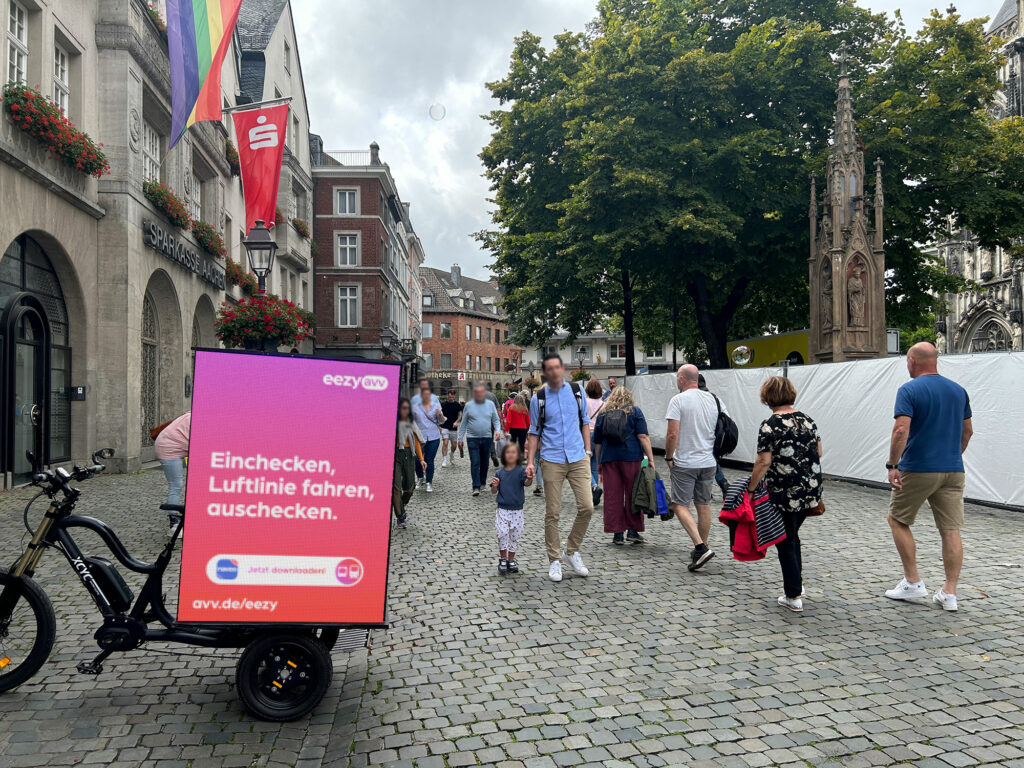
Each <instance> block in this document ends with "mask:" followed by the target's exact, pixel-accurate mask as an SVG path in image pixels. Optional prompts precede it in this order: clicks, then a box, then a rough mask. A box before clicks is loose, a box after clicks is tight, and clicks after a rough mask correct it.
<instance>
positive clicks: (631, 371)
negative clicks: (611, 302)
mask: <svg viewBox="0 0 1024 768" xmlns="http://www.w3.org/2000/svg"><path fill="white" fill-rule="evenodd" d="M620 277H621V282H622V330H623V333H624V334H625V337H626V375H627V376H636V351H635V350H634V347H633V284H632V282H631V281H630V279H629V270H628V269H624V270H622V274H621V276H620Z"/></svg>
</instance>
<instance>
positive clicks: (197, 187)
mask: <svg viewBox="0 0 1024 768" xmlns="http://www.w3.org/2000/svg"><path fill="white" fill-rule="evenodd" d="M254 2H255V3H256V4H258V5H259V6H260V9H259V10H260V13H259V16H260V19H261V20H262V21H261V24H262V25H263V26H265V27H268V28H270V29H271V30H273V31H272V33H271V35H270V38H271V39H273V38H274V37H275V36H277V35H279V32H280V36H279V37H278V38H277V39H279V40H280V39H281V38H283V37H286V36H289V35H290V36H292V38H291V39H292V43H291V44H292V50H293V51H296V50H297V48H296V47H295V45H294V36H293V35H294V33H293V31H292V28H291V20H290V19H291V17H290V6H289V5H288V3H287V0H274V1H273V2H271V1H270V0H245V4H246V5H250V4H251V3H254ZM154 8H155V9H156V11H157V13H158V14H161V15H162V13H163V3H162V2H156V3H154ZM8 10H9V11H10V13H9V14H7V15H5V17H4V24H5V30H4V31H5V34H6V36H7V37H5V46H4V47H3V50H2V52H0V66H2V67H3V72H4V76H5V79H6V78H9V79H11V80H14V81H18V82H23V83H26V84H28V85H31V86H35V85H36V84H38V85H39V88H40V90H41V91H42V92H43V93H44V94H45V95H46V96H47V97H48V98H51V99H53V100H54V101H55V103H58V104H59V105H60V106H61V107H62V108H63V109H64V110H65V114H66V115H67V116H68V118H69V119H70V120H71V121H72V122H73V123H74V124H75V126H76V127H77V128H79V129H81V130H83V131H85V132H86V133H88V134H89V135H90V136H91V137H92V139H93V140H95V141H97V142H102V143H103V144H104V147H103V150H104V152H105V153H106V155H107V159H108V161H109V164H110V173H109V174H108V175H104V176H103V177H102V178H101V179H95V178H91V177H87V176H83V175H82V174H80V173H78V172H77V171H75V170H74V169H73V168H70V167H68V166H67V165H65V164H63V163H62V162H61V161H60V160H59V159H58V158H57V157H56V156H55V155H53V154H51V153H49V152H47V151H46V150H45V148H43V147H42V146H41V145H40V144H39V142H38V141H36V140H35V139H34V138H32V137H30V136H29V135H27V134H26V133H24V132H23V131H21V130H20V129H19V128H18V127H17V126H15V125H14V123H13V121H12V120H11V119H10V117H9V116H8V115H7V114H6V112H5V111H4V112H3V113H0V209H2V211H3V215H2V216H0V249H3V250H0V317H2V318H3V321H2V327H0V337H2V341H0V426H2V429H0V435H2V440H0V487H9V486H11V485H16V484H19V483H21V482H24V481H25V479H26V477H27V472H28V464H27V461H26V460H25V457H24V453H25V451H26V450H32V451H33V452H34V453H36V454H37V455H38V456H40V457H41V458H42V459H43V461H45V462H46V463H50V464H61V463H65V462H69V461H72V460H75V461H80V462H81V461H84V460H85V459H87V458H88V456H89V455H90V453H91V452H92V450H94V449H95V448H97V447H112V448H114V449H115V450H116V452H117V454H116V457H115V459H114V460H113V461H112V462H111V466H112V468H114V469H117V470H122V471H132V470H135V469H137V468H138V467H139V466H140V465H141V464H142V463H144V462H146V461H149V460H151V459H152V458H153V448H152V441H151V439H150V438H149V428H150V427H152V426H154V425H156V424H160V423H162V422H163V421H166V420H168V419H171V418H174V417H175V416H177V415H179V414H180V413H182V412H183V411H184V410H186V409H187V408H189V407H190V400H191V383H192V382H191V373H192V352H191V350H192V348H193V347H199V346H207V347H209V346H216V345H217V339H216V336H215V332H214V321H215V318H216V310H217V307H218V306H219V305H220V303H221V302H223V301H225V300H231V299H233V298H237V297H238V296H239V295H240V294H239V291H238V289H237V288H234V287H232V286H230V285H228V284H227V283H226V280H225V270H224V261H223V260H222V259H220V258H218V257H215V256H210V255H207V254H206V253H205V252H204V251H203V249H202V248H201V247H200V246H199V244H198V242H197V241H196V240H195V238H194V237H193V235H192V233H191V232H182V231H180V230H178V229H177V228H176V227H174V226H173V225H172V224H171V223H170V222H169V221H168V220H167V219H166V218H165V217H164V216H163V215H162V214H161V213H160V211H158V210H157V209H156V208H155V207H154V206H153V205H152V203H150V201H149V200H148V199H147V198H146V197H145V195H144V194H143V189H142V185H143V182H144V181H146V180H160V181H162V182H164V183H165V184H166V185H167V186H169V187H170V188H172V189H173V190H174V191H175V192H176V193H177V195H178V196H179V197H180V198H181V199H182V200H183V202H184V203H185V204H186V206H187V207H188V209H189V212H190V215H191V216H192V217H193V218H195V219H199V220H202V221H205V222H207V223H209V224H210V225H211V226H213V228H214V229H215V230H216V231H217V232H218V233H220V234H221V235H222V236H223V238H224V241H225V245H226V248H227V251H228V255H229V256H230V257H232V258H234V260H235V261H237V262H239V263H240V264H243V265H244V264H245V263H246V259H245V255H244V248H243V247H242V245H241V241H242V237H243V232H242V231H241V226H240V225H241V222H243V221H244V213H243V209H242V198H241V190H240V183H239V181H238V179H237V178H236V177H234V176H232V173H231V169H230V166H229V164H228V161H227V158H226V140H227V139H228V138H229V137H230V136H231V130H230V120H229V118H227V117H226V116H225V119H224V121H223V122H210V123H202V124H199V125H197V126H195V127H193V128H192V129H190V130H189V131H188V133H187V134H186V136H185V137H184V138H183V139H182V140H181V141H180V142H178V144H177V145H176V146H175V147H174V148H173V149H168V143H169V142H168V133H169V130H170V111H171V92H170V68H169V63H168V58H167V43H166V41H165V38H164V36H163V34H162V32H161V30H160V29H159V27H158V25H157V24H156V22H155V20H154V19H153V18H152V16H151V15H150V12H149V9H148V8H147V4H146V3H145V2H143V0H49V1H48V2H45V3H40V2H32V1H31V0H11V2H9V8H8ZM274 12H276V13H277V15H276V16H274V15H273V14H274ZM282 20H283V22H282ZM6 43H11V44H10V45H7V44H6ZM282 50H283V42H282ZM241 54H242V46H241V43H240V39H239V38H238V37H237V36H236V37H235V39H234V40H233V46H232V52H231V55H229V56H228V57H226V60H225V63H224V68H223V71H222V76H221V77H222V82H221V88H222V97H223V100H224V103H225V105H226V106H232V105H234V104H236V103H239V101H244V99H245V97H244V94H243V91H242V89H241V87H240V77H241V74H242V71H243V67H242V56H241ZM295 61H296V64H297V54H296V60H295ZM277 66H278V65H277V64H273V62H271V61H270V59H268V65H267V67H266V69H265V76H266V78H267V79H268V80H274V81H280V80H281V78H280V77H279V75H278V74H277V72H276V71H275V68H276V67H277ZM292 74H293V76H294V77H296V78H297V80H298V81H297V82H292V83H290V84H288V85H283V86H282V87H284V88H290V89H291V90H292V92H293V95H294V94H295V93H296V92H298V93H301V87H300V84H301V72H300V71H299V70H298V68H297V67H296V69H295V70H294V71H293V73H292ZM297 101H298V104H299V106H300V111H299V114H300V124H299V131H300V132H301V133H302V135H303V136H304V135H305V134H306V133H307V132H308V130H307V126H308V118H307V117H306V113H305V105H304V101H302V100H301V99H298V100H297ZM294 103H295V102H294V101H293V104H294ZM293 114H294V112H293ZM304 151H305V149H304V148H302V147H300V148H299V150H298V152H299V153H301V152H304ZM299 164H300V165H301V162H300V163H299ZM307 167H308V162H307ZM284 186H285V185H284V184H282V187H284ZM310 187H311V184H310ZM289 188H291V187H289ZM285 202H286V203H287V201H285ZM307 249H308V246H307ZM289 250H290V248H289ZM295 250H297V251H298V252H299V253H302V246H301V245H299V246H297V248H296V249H295ZM306 253H307V254H308V250H306ZM307 258H308V255H307ZM284 261H288V256H287V255H286V256H285V259H284ZM287 283H288V284H289V287H290V284H291V280H290V279H289V280H288V281H287ZM271 289H272V290H275V289H278V286H277V285H275V284H273V283H272V285H271ZM282 292H283V291H282ZM298 298H299V299H300V301H299V303H303V302H302V300H301V296H298Z"/></svg>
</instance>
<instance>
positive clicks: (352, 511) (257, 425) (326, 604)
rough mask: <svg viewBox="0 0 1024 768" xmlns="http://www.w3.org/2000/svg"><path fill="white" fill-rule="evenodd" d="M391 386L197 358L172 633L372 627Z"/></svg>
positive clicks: (244, 357) (302, 363) (387, 376)
mask: <svg viewBox="0 0 1024 768" xmlns="http://www.w3.org/2000/svg"><path fill="white" fill-rule="evenodd" d="M400 376H401V368H399V367H398V366H397V365H389V364H386V363H373V362H347V361H339V360H318V359H313V358H306V357H287V356H272V355H260V354H245V353H235V352H216V351H204V350H199V351H197V352H196V360H195V383H194V387H193V392H192V431H191V436H190V440H189V461H188V482H187V487H186V497H185V531H184V543H183V544H182V557H181V587H180V592H179V598H178V620H179V621H184V622H214V623H217V624H225V623H245V624H265V623H302V624H381V623H383V622H384V613H385V603H386V597H387V594H386V592H387V575H388V542H389V539H390V524H391V518H390V498H391V482H392V472H393V466H394V453H395V449H394V445H395V412H396V409H397V407H398V389H399V382H400Z"/></svg>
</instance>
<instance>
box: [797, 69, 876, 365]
mask: <svg viewBox="0 0 1024 768" xmlns="http://www.w3.org/2000/svg"><path fill="white" fill-rule="evenodd" d="M839 66H840V70H839V88H838V96H837V98H836V116H835V126H834V128H833V136H832V142H833V143H832V148H831V151H830V152H829V156H828V163H827V166H826V171H825V173H826V179H825V190H824V194H823V195H822V197H821V200H820V201H819V199H818V192H817V180H816V179H815V177H814V176H811V209H810V220H811V255H810V259H809V260H808V263H809V267H810V286H811V333H810V355H811V362H815V363H827V362H839V361H841V360H857V359H861V358H868V357H884V356H885V354H886V338H885V253H884V251H883V249H882V211H883V208H884V200H883V197H882V161H881V160H875V188H874V200H872V198H871V196H870V195H867V194H866V193H865V191H864V182H865V172H864V145H863V144H862V143H861V141H860V139H859V138H858V136H857V130H856V127H855V125H854V122H853V104H852V102H851V100H850V78H849V75H848V73H847V69H846V66H847V64H846V52H845V49H844V50H843V51H842V53H841V54H840V59H839ZM872 205H873V206H874V220H873V222H869V221H868V209H869V208H870V207H872ZM872 224H873V226H872Z"/></svg>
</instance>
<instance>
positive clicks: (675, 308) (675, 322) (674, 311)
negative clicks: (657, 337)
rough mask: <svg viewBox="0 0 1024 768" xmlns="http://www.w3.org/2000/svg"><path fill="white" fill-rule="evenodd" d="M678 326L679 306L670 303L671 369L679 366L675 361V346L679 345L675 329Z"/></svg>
mask: <svg viewBox="0 0 1024 768" xmlns="http://www.w3.org/2000/svg"><path fill="white" fill-rule="evenodd" d="M678 327H679V306H678V305H676V304H673V305H672V370H673V371H675V370H677V369H678V368H679V365H678V364H677V363H676V347H678V346H679V342H678V341H677V340H676V336H677V332H676V329H677V328H678Z"/></svg>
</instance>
